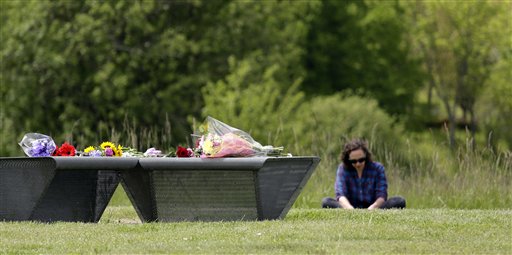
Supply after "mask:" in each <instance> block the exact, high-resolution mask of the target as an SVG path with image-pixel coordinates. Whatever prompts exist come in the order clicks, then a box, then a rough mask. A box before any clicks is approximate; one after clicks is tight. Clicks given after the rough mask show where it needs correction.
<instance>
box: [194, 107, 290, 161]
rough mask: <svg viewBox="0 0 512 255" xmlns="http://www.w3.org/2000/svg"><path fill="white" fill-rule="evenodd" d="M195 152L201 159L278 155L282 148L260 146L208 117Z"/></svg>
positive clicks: (245, 135) (241, 133) (239, 132)
mask: <svg viewBox="0 0 512 255" xmlns="http://www.w3.org/2000/svg"><path fill="white" fill-rule="evenodd" d="M203 133H204V134H203V135H201V136H200V139H199V142H198V144H197V148H196V150H198V151H201V157H203V158H222V157H253V156H271V155H279V154H280V153H281V152H282V150H283V147H273V146H270V145H268V146H262V145H261V144H260V143H258V142H256V141H255V140H254V139H253V138H252V137H251V136H250V135H249V134H247V133H246V132H244V131H242V130H239V129H237V128H233V127H231V126H229V125H227V124H225V123H223V122H221V121H219V120H216V119H214V118H212V117H210V116H208V117H207V119H206V123H205V126H204V128H203Z"/></svg>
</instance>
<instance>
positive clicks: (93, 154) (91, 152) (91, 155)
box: [89, 150, 101, 157]
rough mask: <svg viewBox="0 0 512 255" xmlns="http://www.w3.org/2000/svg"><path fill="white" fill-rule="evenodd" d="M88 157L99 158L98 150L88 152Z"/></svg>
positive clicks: (99, 152)
mask: <svg viewBox="0 0 512 255" xmlns="http://www.w3.org/2000/svg"><path fill="white" fill-rule="evenodd" d="M89 157H101V151H99V150H93V151H90V152H89Z"/></svg>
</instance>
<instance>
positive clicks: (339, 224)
mask: <svg viewBox="0 0 512 255" xmlns="http://www.w3.org/2000/svg"><path fill="white" fill-rule="evenodd" d="M0 253H2V254H5V253H16V254H18V253H23V254H34V253H37V254H41V253H44V254H62V253H114V254H127V253H129V254H148V253H173V254H190V253H195V254H198V253H200V254H205V253H217V254H219V253H220V254H233V253H235V254H240V253H252V254H254V253H257V254H285V253H288V254H311V253H312V254H325V253H338V254H356V253H357V254H361V253H365V254H367V253H374V254H419V253H421V254H425V253H429V254H431V253H436V254H448V253H465V254H510V253H512V210H451V209H406V210H387V211H384V210H381V211H365V210H356V211H344V210H322V209H292V210H291V211H290V212H289V214H288V215H287V217H286V218H285V219H284V220H279V221H261V222H181V223H145V224H141V223H140V221H139V220H138V218H137V217H136V214H135V212H134V210H133V208H132V207H131V206H109V207H108V208H107V211H106V212H105V214H104V215H103V217H102V219H101V221H100V222H99V223H98V224H83V223H52V224H45V223H33V222H28V223H27V222H2V223H0Z"/></svg>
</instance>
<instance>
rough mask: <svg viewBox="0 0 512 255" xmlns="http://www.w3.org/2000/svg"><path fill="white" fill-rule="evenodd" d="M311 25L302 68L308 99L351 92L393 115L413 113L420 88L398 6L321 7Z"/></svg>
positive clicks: (356, 2)
mask: <svg viewBox="0 0 512 255" xmlns="http://www.w3.org/2000/svg"><path fill="white" fill-rule="evenodd" d="M322 3H323V4H322V8H321V12H320V14H319V15H317V16H316V17H315V19H314V20H313V21H312V24H311V29H310V30H309V33H308V37H307V45H306V51H307V53H306V55H305V58H304V65H305V66H306V68H307V70H308V72H307V75H306V79H305V81H304V84H303V87H304V90H305V91H306V92H307V93H308V94H311V95H317V94H319V93H321V94H331V93H334V92H338V91H352V92H353V93H355V94H357V95H361V96H371V97H373V98H375V99H377V102H378V103H379V106H380V107H382V108H383V109H385V110H386V111H387V112H388V113H390V114H393V115H405V114H408V113H411V111H412V109H413V107H414V95H415V93H416V91H417V90H418V89H419V88H420V87H421V85H422V83H421V82H422V81H421V79H422V76H421V73H420V70H419V62H418V61H417V60H416V59H414V57H411V56H410V55H409V54H408V52H409V48H410V46H409V44H410V43H409V41H408V40H406V32H407V30H406V28H407V27H406V26H405V25H406V24H405V23H404V22H403V20H404V18H405V17H404V10H403V8H402V7H401V6H400V5H399V4H398V2H397V1H394V2H391V1H360V0H349V1H337V0H326V1H323V2H322Z"/></svg>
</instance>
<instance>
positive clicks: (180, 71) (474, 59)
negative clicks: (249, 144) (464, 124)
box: [0, 0, 512, 157]
mask: <svg viewBox="0 0 512 255" xmlns="http://www.w3.org/2000/svg"><path fill="white" fill-rule="evenodd" d="M417 3H418V4H420V5H421V6H417V5H416V4H417ZM458 6H459V5H454V4H451V3H448V2H421V1H420V2H411V1H399V0H397V1H373V0H365V1H359V0H347V1H330V0H326V1H278V0H266V1H221V0H213V1H206V0H187V1H159V0H143V1H142V0H141V1H112V0H105V1H95V0H89V1H87V0H86V1H68V0H56V1H48V0H43V1H36V0H33V1H31V0H27V1H5V0H0V22H1V26H0V38H1V40H0V56H1V61H0V71H1V73H0V85H1V86H0V96H1V107H0V125H1V128H0V155H2V156H12V155H21V150H20V149H19V148H18V146H17V145H16V144H17V142H18V141H19V140H20V139H21V137H22V136H23V135H24V133H27V132H40V133H44V134H47V135H50V136H52V137H54V138H55V140H56V142H57V143H62V142H63V141H64V140H67V141H69V142H71V143H73V144H74V145H76V146H79V147H84V146H86V145H89V144H91V143H99V142H101V141H102V140H107V139H109V140H113V141H114V142H122V143H124V144H127V145H129V146H132V147H137V148H138V149H145V148H147V147H149V146H157V147H160V148H163V149H164V150H165V149H168V148H172V147H174V146H176V145H178V144H183V143H187V142H189V138H190V136H189V134H190V133H192V132H193V130H192V129H193V128H192V127H191V126H192V123H193V122H194V120H197V119H201V121H202V118H204V117H205V116H207V115H212V116H213V117H215V118H217V119H219V120H221V121H223V122H225V123H228V124H230V125H232V126H234V127H238V128H240V129H243V130H246V131H248V132H250V133H251V134H252V135H253V136H254V138H256V139H257V140H258V141H260V142H262V143H268V144H274V145H283V146H289V148H288V150H289V151H290V152H292V153H294V154H300V153H329V154H335V153H339V152H337V150H339V149H340V147H339V146H341V143H342V142H343V141H344V139H346V138H348V137H352V136H365V137H368V139H371V140H372V144H373V145H372V146H375V148H374V149H375V150H376V153H381V152H379V151H385V150H383V149H382V148H384V147H386V146H387V147H386V148H387V149H388V150H387V151H390V150H395V148H396V150H397V151H402V150H406V149H407V147H406V146H405V147H403V141H402V140H403V139H401V138H400V135H401V134H403V130H404V125H403V124H404V123H403V120H408V121H410V122H415V123H412V124H414V125H407V127H410V126H416V127H423V126H424V124H425V123H423V122H424V121H426V120H431V119H434V120H439V121H443V120H444V119H446V118H447V116H446V115H445V113H444V112H441V113H437V114H436V115H434V116H431V117H430V116H428V117H425V116H424V115H429V114H431V112H432V109H437V108H441V107H442V105H436V104H435V103H432V104H430V103H431V102H436V101H435V100H432V101H431V100H430V99H431V97H430V94H429V97H428V98H429V99H428V103H425V102H423V101H419V100H418V98H419V96H418V95H419V93H421V92H422V91H425V90H427V91H429V88H430V86H431V85H429V84H430V83H429V79H434V80H435V81H440V80H445V81H447V82H448V81H449V82H450V84H449V86H446V87H440V86H438V87H437V88H436V91H437V94H432V96H434V97H437V98H438V101H437V102H441V103H442V102H443V100H442V99H443V98H444V97H447V98H448V99H447V101H446V102H449V103H450V105H451V106H452V108H451V110H453V111H452V115H453V116H452V117H453V118H454V119H453V120H452V121H451V122H455V121H458V120H459V119H462V117H463V115H461V114H460V113H461V112H465V111H466V110H468V109H473V110H474V116H473V117H474V118H473V120H474V121H475V122H476V124H477V127H478V129H476V130H477V131H479V132H485V133H486V134H491V133H492V135H490V137H492V139H488V140H489V145H490V146H491V147H493V148H494V149H499V150H507V149H510V148H511V147H512V134H511V132H510V129H508V128H507V127H509V126H510V125H512V123H511V121H512V119H511V118H506V117H505V116H510V114H511V105H512V103H511V99H510V98H511V96H510V91H511V88H510V82H509V81H510V68H511V64H510V61H511V59H510V56H511V52H510V49H511V48H512V47H510V45H511V44H510V43H511V42H510V34H511V27H512V26H510V20H511V19H510V13H511V12H510V11H511V6H512V3H507V2H495V1H478V2H476V3H473V2H469V3H462V2H461V7H460V8H459V7H458ZM418 8H419V9H418ZM476 10H478V11H476ZM420 14H421V15H420ZM470 14H471V15H473V16H471V18H469V16H468V15H470ZM415 15H416V16H415ZM415 22H416V23H415ZM507 24H508V25H509V26H508V27H507ZM437 28H439V29H438V30H436V29H437ZM473 30H474V31H478V32H475V33H474V34H468V33H469V32H470V31H473ZM450 35H451V36H452V37H450ZM470 35H471V36H470ZM507 35H508V36H507ZM468 36H469V37H468ZM487 39H489V40H487ZM420 42H425V50H424V51H421V50H420V49H419V47H418V46H419V43H420ZM427 42H428V44H427ZM471 42H474V43H476V44H475V45H473V46H474V47H473V46H472V45H471V44H469V43H471ZM472 47H473V48H472ZM431 52H434V53H436V54H437V53H439V54H438V55H428V54H425V53H431ZM445 53H446V54H445ZM429 56H439V58H437V61H438V63H439V65H438V70H439V71H438V72H437V73H433V72H429V71H428V69H427V68H426V67H427V63H428V60H429V59H431V58H430V57H429ZM489 56H491V57H490V58H489ZM464 57H467V58H464ZM461 60H467V61H466V63H467V67H468V68H467V70H466V71H465V72H458V71H457V70H458V69H457V66H460V64H461V63H463V62H464V61H462V62H461ZM457 72H458V73H457ZM449 73H452V76H450V75H448V74H449ZM445 74H446V75H445ZM456 74H458V75H459V76H458V78H457V76H456ZM457 86H459V87H457ZM457 88H458V89H457ZM461 88H464V89H461ZM445 90H446V91H445ZM448 90H449V91H448ZM462 91H463V92H464V93H462ZM441 92H446V93H444V94H443V93H441ZM467 102H470V104H469V105H470V106H471V107H470V108H468V107H467V105H468V104H467ZM440 106H441V107H440ZM462 110H463V111H462ZM407 124H411V123H407ZM328 129H332V130H333V132H332V133H330V135H332V136H333V137H327V136H326V135H321V134H322V130H328ZM420 130H421V129H420ZM316 136H318V137H319V138H318V139H316V138H315V137H316ZM323 136H325V137H323ZM315 139H316V140H315ZM296 141H300V143H298V142H296ZM330 146H334V147H332V148H331V147H330ZM323 150H325V152H322V151H323ZM399 154H401V153H399ZM380 155H382V156H383V157H386V155H384V154H382V153H381V154H380Z"/></svg>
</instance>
